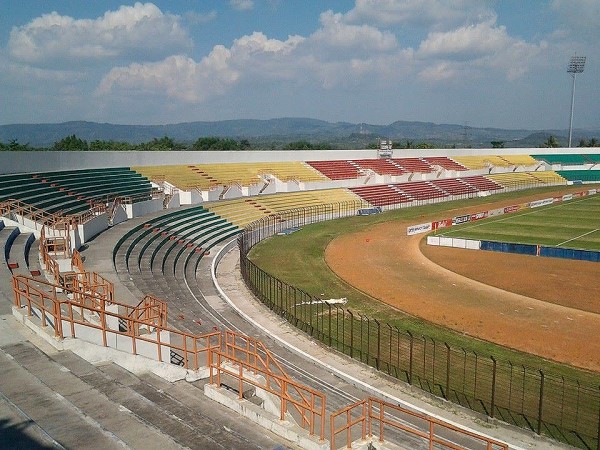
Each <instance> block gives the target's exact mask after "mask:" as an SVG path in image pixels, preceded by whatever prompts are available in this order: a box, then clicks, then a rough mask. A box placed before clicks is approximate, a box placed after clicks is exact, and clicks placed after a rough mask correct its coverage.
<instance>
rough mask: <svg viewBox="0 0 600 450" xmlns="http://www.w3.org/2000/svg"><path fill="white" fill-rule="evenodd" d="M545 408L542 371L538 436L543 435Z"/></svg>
mask: <svg viewBox="0 0 600 450" xmlns="http://www.w3.org/2000/svg"><path fill="white" fill-rule="evenodd" d="M543 407H544V372H543V371H542V369H540V402H539V405H538V424H537V434H542V409H543Z"/></svg>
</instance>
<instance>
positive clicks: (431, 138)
mask: <svg viewBox="0 0 600 450" xmlns="http://www.w3.org/2000/svg"><path fill="white" fill-rule="evenodd" d="M71 135H76V136H77V137H78V138H80V139H85V140H86V141H88V142H91V141H94V140H105V141H119V142H128V143H131V144H138V143H141V142H149V141H151V140H152V139H154V138H161V137H164V136H168V137H169V138H171V139H173V140H175V141H177V142H182V143H187V144H191V143H193V142H195V141H196V140H197V139H198V138H200V137H209V136H211V137H221V138H233V139H247V140H249V141H250V142H251V143H252V147H253V148H268V147H267V146H269V145H270V146H271V148H272V147H273V146H274V145H275V146H276V145H279V144H280V145H285V144H286V143H289V142H294V141H298V140H306V141H309V142H312V143H321V142H327V143H330V144H331V145H332V147H333V148H348V149H353V148H365V147H366V146H367V145H368V144H369V143H374V142H376V141H377V138H382V139H384V138H385V139H392V140H394V141H395V142H401V143H403V142H406V141H410V142H411V143H413V144H417V143H421V142H427V143H430V144H432V145H435V146H436V147H457V148H464V147H473V148H481V147H490V146H491V142H492V141H503V142H504V143H505V146H506V147H539V146H541V144H542V143H543V142H544V141H546V139H548V137H549V136H554V137H556V138H557V139H558V141H559V142H560V143H561V144H563V145H565V146H566V142H567V136H568V130H526V129H520V130H511V129H500V128H476V127H469V126H466V125H456V124H454V125H453V124H436V123H431V122H408V121H397V122H393V123H391V124H389V125H373V124H367V123H358V124H356V123H348V122H327V121H323V120H317V119H310V118H279V119H268V120H255V119H239V120H222V121H216V122H187V123H177V124H167V125H118V124H111V123H97V122H85V121H72V122H63V123H49V124H12V125H0V142H3V143H8V142H10V141H13V140H16V141H17V142H18V143H20V144H29V145H30V146H32V147H51V146H52V145H53V144H54V142H56V141H59V140H61V139H62V138H64V137H66V136H71ZM593 137H596V138H598V137H600V129H591V130H582V129H577V130H574V132H573V142H574V143H578V142H579V140H580V139H586V140H588V139H591V138H593ZM261 146H264V147H261ZM275 148H276V147H275Z"/></svg>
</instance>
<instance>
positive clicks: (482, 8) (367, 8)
mask: <svg viewBox="0 0 600 450" xmlns="http://www.w3.org/2000/svg"><path fill="white" fill-rule="evenodd" d="M489 3H490V2H489V1H486V0H356V3H355V6H354V8H353V9H351V10H350V11H349V12H348V13H346V14H345V16H344V18H345V20H346V21H348V22H351V23H354V22H368V23H376V24H383V25H393V24H406V23H416V24H425V25H431V26H434V27H435V28H440V27H442V28H446V27H448V26H453V25H456V24H462V23H464V22H468V21H481V20H485V19H487V18H489V17H490V16H491V15H493V12H492V11H491V9H490V8H489Z"/></svg>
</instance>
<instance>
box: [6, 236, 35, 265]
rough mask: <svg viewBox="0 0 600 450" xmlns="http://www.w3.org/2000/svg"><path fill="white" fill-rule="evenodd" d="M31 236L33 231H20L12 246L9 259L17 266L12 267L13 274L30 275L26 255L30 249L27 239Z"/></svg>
mask: <svg viewBox="0 0 600 450" xmlns="http://www.w3.org/2000/svg"><path fill="white" fill-rule="evenodd" d="M31 236H32V235H31V233H20V234H19V235H18V236H17V237H16V238H15V240H14V241H13V243H12V245H11V246H10V249H9V255H8V261H9V263H10V264H13V265H14V266H15V267H13V268H12V273H13V275H25V276H30V273H29V267H28V265H27V260H26V259H25V257H26V254H27V250H28V244H27V241H28V240H29V239H31V238H32V237H31Z"/></svg>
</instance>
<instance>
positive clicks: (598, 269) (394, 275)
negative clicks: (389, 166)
mask: <svg viewBox="0 0 600 450" xmlns="http://www.w3.org/2000/svg"><path fill="white" fill-rule="evenodd" d="M575 190H583V189H582V188H581V186H580V187H579V189H575ZM573 191H574V190H573V189H568V190H567V189H563V190H561V191H560V193H567V192H573ZM537 198H539V196H538V197H537ZM529 200H531V199H526V198H521V199H519V202H523V201H529ZM508 204H509V203H507V202H502V203H495V204H488V205H487V206H479V207H476V208H474V209H471V210H470V211H469V210H468V209H467V210H465V212H476V211H481V210H483V209H488V208H489V209H492V208H496V207H500V206H503V205H508ZM449 215H455V214H453V213H450V214H449ZM441 218H443V217H437V219H441ZM408 225H414V223H406V222H399V221H395V222H386V223H383V224H379V225H376V226H374V227H372V228H370V229H368V230H366V231H362V232H357V233H349V234H346V235H343V236H340V237H338V238H336V239H334V240H333V241H332V242H331V243H330V244H329V245H328V247H327V249H326V251H325V259H326V262H327V264H328V265H329V267H330V268H331V269H332V270H333V271H334V272H335V273H336V274H337V275H338V276H339V277H340V278H342V279H343V280H345V281H346V282H348V283H350V284H351V285H353V286H355V287H357V288H358V289H360V290H362V291H364V292H366V293H367V294H369V295H371V296H372V297H375V298H377V299H379V300H381V301H383V302H385V303H387V304H389V305H392V306H394V307H396V308H398V309H400V310H402V311H406V312H407V313H409V314H411V315H414V316H418V317H421V318H423V319H425V320H428V321H431V322H434V323H438V324H441V325H444V326H447V327H450V328H452V329H455V330H458V331H460V332H463V333H466V334H468V335H471V336H475V337H478V338H481V339H484V340H487V341H492V342H496V343H499V344H501V345H504V346H507V347H511V348H514V349H518V350H521V351H524V352H528V353H533V354H536V355H539V356H542V357H544V358H548V359H551V360H554V361H559V362H563V363H567V364H570V365H574V366H577V367H581V368H585V369H589V370H593V371H596V372H600V357H599V356H598V355H600V339H598V330H600V300H599V299H600V263H594V262H585V261H572V260H562V259H554V258H540V257H535V256H525V255H510V254H503V253H495V252H486V251H475V250H459V249H449V248H440V247H430V246H427V245H425V244H423V243H422V242H421V241H422V239H423V235H420V236H419V235H417V236H406V227H407V226H408Z"/></svg>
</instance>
